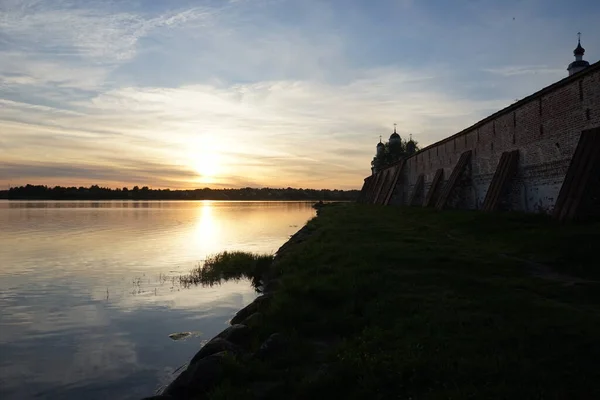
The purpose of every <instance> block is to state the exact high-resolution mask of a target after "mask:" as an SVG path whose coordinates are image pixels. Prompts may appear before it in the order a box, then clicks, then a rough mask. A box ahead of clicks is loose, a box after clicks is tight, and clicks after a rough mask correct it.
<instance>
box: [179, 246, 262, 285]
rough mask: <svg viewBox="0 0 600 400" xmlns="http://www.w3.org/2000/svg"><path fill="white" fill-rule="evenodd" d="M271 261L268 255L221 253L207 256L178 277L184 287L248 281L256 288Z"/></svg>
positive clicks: (236, 252) (241, 252)
mask: <svg viewBox="0 0 600 400" xmlns="http://www.w3.org/2000/svg"><path fill="white" fill-rule="evenodd" d="M272 260H273V256H272V255H270V254H253V253H247V252H243V251H232V252H228V251H225V252H222V253H218V254H214V255H211V256H208V257H207V258H206V260H204V263H203V264H202V265H199V266H198V267H197V268H195V269H193V270H192V271H191V272H190V273H188V274H186V275H182V276H180V277H179V281H180V283H181V284H182V286H184V287H188V286H191V285H204V286H212V285H215V284H219V283H221V282H222V281H224V280H225V281H228V280H239V279H249V280H251V282H252V285H253V286H254V287H255V288H257V287H258V286H259V285H260V282H261V278H262V277H263V274H264V273H265V272H267V271H268V270H269V266H270V265H271V262H272Z"/></svg>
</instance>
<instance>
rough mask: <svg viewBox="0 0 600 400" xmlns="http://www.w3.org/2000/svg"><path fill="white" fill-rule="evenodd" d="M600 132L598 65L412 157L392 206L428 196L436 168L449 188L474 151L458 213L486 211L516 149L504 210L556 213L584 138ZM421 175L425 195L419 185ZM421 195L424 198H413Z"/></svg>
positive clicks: (396, 187)
mask: <svg viewBox="0 0 600 400" xmlns="http://www.w3.org/2000/svg"><path fill="white" fill-rule="evenodd" d="M598 127H600V62H599V63H595V64H593V65H591V66H589V67H588V68H586V69H585V70H583V71H582V72H579V73H577V74H574V75H572V76H569V77H567V78H565V79H563V80H561V81H559V82H556V83H555V84H553V85H551V86H548V87H546V88H544V89H542V90H540V91H539V92H537V93H534V94H532V95H531V96H529V97H527V98H525V99H522V100H520V101H518V102H516V103H515V104H513V105H511V106H509V107H507V108H505V109H503V110H501V111H499V112H497V113H495V114H493V115H491V116H489V117H487V118H485V119H483V120H482V121H480V122H478V123H476V124H475V125H473V126H471V127H469V128H467V129H465V130H463V131H462V132H459V133H457V134H455V135H453V136H450V137H448V138H446V139H444V140H441V141H439V142H437V143H434V144H432V145H430V146H427V147H425V148H424V149H422V150H421V151H419V152H418V153H416V154H414V155H413V156H411V157H409V158H407V159H406V160H405V164H404V167H403V168H402V169H401V172H400V174H399V175H398V179H397V181H396V182H394V186H393V187H394V189H393V192H392V193H390V195H389V196H388V198H389V204H397V205H407V204H408V202H409V201H410V200H409V199H413V201H414V199H415V198H418V199H421V198H423V197H424V195H425V194H427V193H428V192H429V190H430V188H431V184H432V182H433V180H434V176H435V174H436V171H437V170H438V169H443V172H444V174H443V181H441V187H443V186H444V185H445V184H446V183H448V180H449V179H450V177H451V174H452V172H453V170H454V168H455V166H456V165H457V163H458V161H459V159H460V157H461V154H463V153H464V152H466V151H468V150H470V151H471V158H470V162H469V164H468V168H467V169H468V171H466V175H464V177H463V179H461V180H460V181H459V182H458V183H457V184H456V185H457V187H458V188H459V190H458V191H457V192H458V198H456V199H455V200H454V203H453V207H455V208H463V209H482V208H483V203H484V200H485V198H486V194H487V191H488V189H489V188H490V184H491V183H492V179H493V177H494V173H495V172H496V170H497V168H498V165H499V162H500V158H501V156H502V154H503V153H504V152H509V151H513V150H518V166H517V169H516V173H515V175H514V177H513V178H512V179H511V182H510V185H509V187H508V191H507V193H506V195H504V196H503V201H502V207H501V208H503V209H512V210H520V211H528V212H546V213H550V212H552V210H553V208H554V205H555V203H556V201H557V198H558V195H559V192H560V190H561V186H562V184H563V181H564V180H565V176H566V174H567V171H568V169H569V166H570V164H571V160H572V158H573V155H574V153H575V150H576V148H577V145H578V143H579V139H580V136H581V134H582V132H583V131H586V130H588V129H593V128H598ZM383 172H385V170H383V171H381V172H380V173H383ZM421 174H422V175H423V184H422V189H421V188H420V187H417V188H416V187H415V186H416V185H417V183H418V180H419V176H420V175H421ZM389 175H390V176H391V175H392V174H389ZM365 187H367V185H366V184H365ZM418 190H423V196H414V195H413V194H414V193H415V191H418ZM419 201H420V202H422V201H421V200H419ZM412 205H415V204H412Z"/></svg>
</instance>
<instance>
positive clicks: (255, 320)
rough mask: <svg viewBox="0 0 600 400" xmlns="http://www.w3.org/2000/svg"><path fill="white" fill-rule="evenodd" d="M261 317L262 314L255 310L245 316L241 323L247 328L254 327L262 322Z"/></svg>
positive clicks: (262, 316)
mask: <svg viewBox="0 0 600 400" xmlns="http://www.w3.org/2000/svg"><path fill="white" fill-rule="evenodd" d="M263 318H264V315H263V314H262V313H259V312H255V313H254V314H252V315H251V316H249V317H248V318H246V319H245V320H244V321H243V322H242V325H246V326H247V327H249V328H256V327H257V326H260V324H262V321H263Z"/></svg>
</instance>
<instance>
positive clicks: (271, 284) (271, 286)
mask: <svg viewBox="0 0 600 400" xmlns="http://www.w3.org/2000/svg"><path fill="white" fill-rule="evenodd" d="M280 288H281V281H280V280H279V279H271V280H270V281H268V282H267V284H266V285H265V286H264V287H263V293H265V294H270V293H273V292H274V291H276V290H279V289H280Z"/></svg>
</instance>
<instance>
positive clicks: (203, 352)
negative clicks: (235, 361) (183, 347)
mask: <svg viewBox="0 0 600 400" xmlns="http://www.w3.org/2000/svg"><path fill="white" fill-rule="evenodd" d="M222 351H226V352H229V353H231V354H234V355H237V354H239V353H240V352H241V349H240V348H239V347H238V346H236V345H235V344H233V343H231V342H230V341H228V340H226V339H223V338H220V337H216V338H214V339H212V340H211V341H209V342H208V343H206V344H205V345H204V346H202V348H201V349H200V350H199V351H198V352H197V353H196V355H195V356H194V357H193V358H192V360H191V361H190V365H191V364H194V363H196V362H197V361H198V360H201V359H203V358H205V357H208V356H210V355H213V354H215V353H220V352H222Z"/></svg>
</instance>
